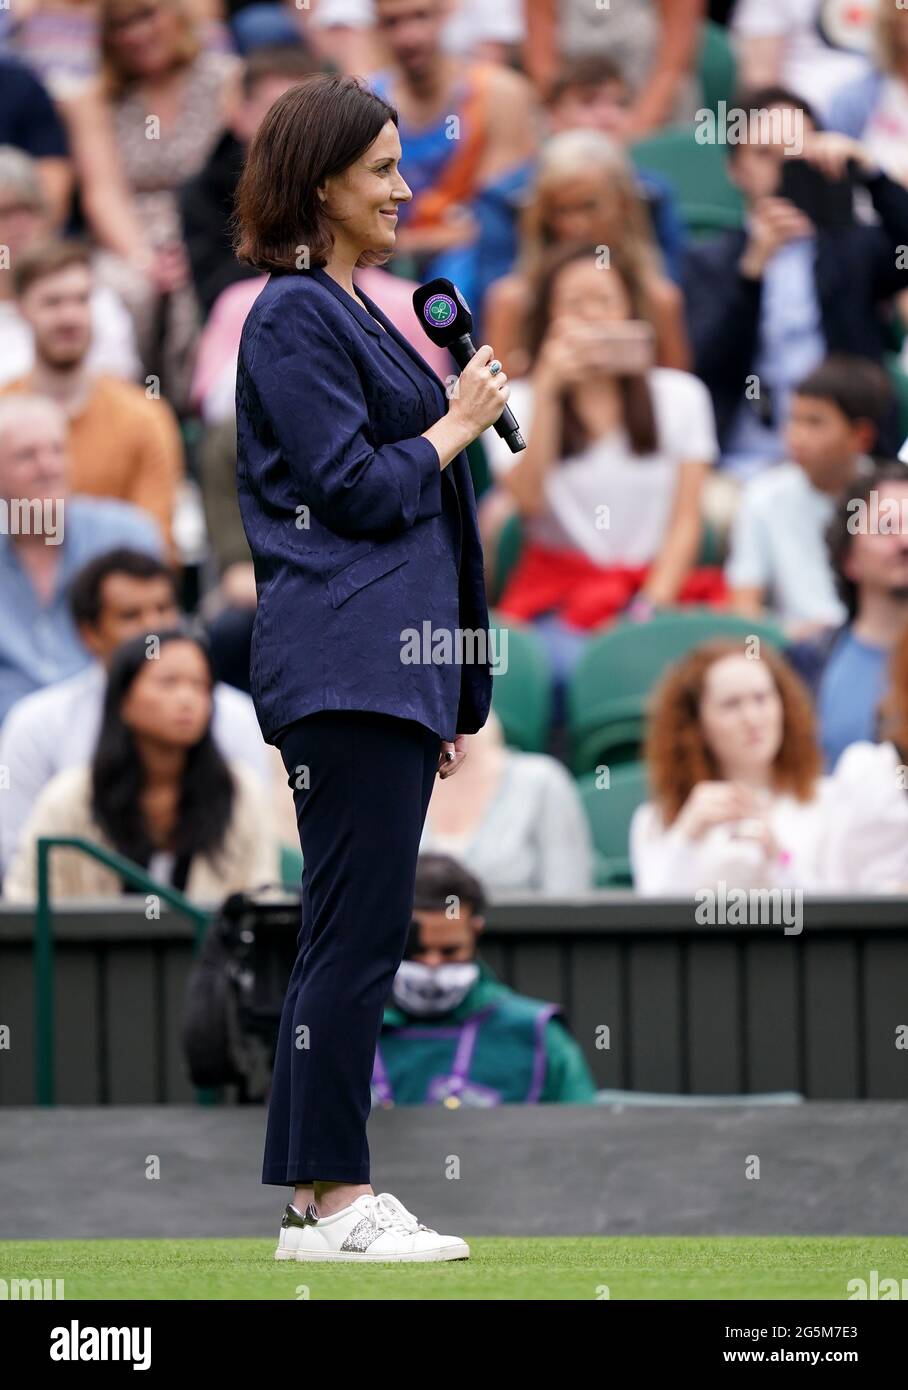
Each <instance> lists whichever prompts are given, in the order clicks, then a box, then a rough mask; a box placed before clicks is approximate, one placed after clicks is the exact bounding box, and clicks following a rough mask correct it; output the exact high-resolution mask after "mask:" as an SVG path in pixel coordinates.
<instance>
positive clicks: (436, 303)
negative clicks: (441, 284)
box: [423, 294, 457, 328]
mask: <svg viewBox="0 0 908 1390" xmlns="http://www.w3.org/2000/svg"><path fill="white" fill-rule="evenodd" d="M423 314H424V315H425V317H426V321H427V322H428V323H431V324H432V325H433V327H435V328H447V326H448V324H449V323H453V322H454V320H455V319H456V318H457V305H456V304H455V303H454V300H453V299H452V298H451V296H450V295H449V294H433V295H430V296H429V298H428V299H427V300H426V302H425V304H424V306H423Z"/></svg>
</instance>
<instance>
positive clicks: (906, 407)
mask: <svg viewBox="0 0 908 1390" xmlns="http://www.w3.org/2000/svg"><path fill="white" fill-rule="evenodd" d="M885 366H886V370H887V371H888V373H889V379H890V380H891V382H892V385H893V388H894V390H895V399H896V405H897V407H898V412H899V438H900V439H908V374H906V372H905V369H904V367H903V366H902V363H901V359H900V358H899V357H898V356H897V355H896V354H895V353H894V352H887V354H886V359H885Z"/></svg>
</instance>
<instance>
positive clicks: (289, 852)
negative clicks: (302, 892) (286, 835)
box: [281, 845, 303, 893]
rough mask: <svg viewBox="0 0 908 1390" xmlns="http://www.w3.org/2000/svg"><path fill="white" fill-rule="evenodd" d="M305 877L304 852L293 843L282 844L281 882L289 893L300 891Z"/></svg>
mask: <svg viewBox="0 0 908 1390" xmlns="http://www.w3.org/2000/svg"><path fill="white" fill-rule="evenodd" d="M302 877H303V853H302V850H298V849H294V848H293V847H292V846H291V845H281V883H282V885H283V886H284V887H285V888H286V889H287V892H288V893H298V892H299V887H300V881H301V879H302Z"/></svg>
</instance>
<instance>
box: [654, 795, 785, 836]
mask: <svg viewBox="0 0 908 1390" xmlns="http://www.w3.org/2000/svg"><path fill="white" fill-rule="evenodd" d="M762 813H763V807H762V805H761V803H760V801H759V799H758V798H757V797H756V796H755V795H754V793H753V792H752V791H750V790H749V789H748V788H747V787H742V786H738V785H737V784H736V783H735V782H698V783H697V785H696V786H695V787H694V789H693V791H692V792H691V794H690V796H689V797H688V798H687V800H686V801H685V803H684V805H683V807H682V808H681V813H680V815H679V816H678V819H677V820H676V821H675V825H676V826H677V827H678V829H679V830H680V832H681V833H682V835H684V836H685V837H686V838H687V839H689V840H699V839H700V838H701V837H702V836H703V835H705V834H706V832H707V831H708V830H712V829H713V827H714V826H717V825H725V824H727V823H728V822H729V821H743V820H753V819H756V818H758V817H760V816H762Z"/></svg>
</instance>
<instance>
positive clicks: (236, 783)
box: [3, 629, 278, 903]
mask: <svg viewBox="0 0 908 1390" xmlns="http://www.w3.org/2000/svg"><path fill="white" fill-rule="evenodd" d="M212 685H213V680H212V673H211V665H210V662H209V660H208V655H207V652H206V650H205V648H204V646H203V645H202V644H201V643H200V642H199V640H198V639H197V638H196V637H193V636H191V635H189V634H188V633H186V632H184V631H182V630H181V629H172V630H168V631H164V632H161V633H159V634H148V635H146V634H144V633H142V634H140V635H139V636H138V637H133V638H130V639H129V640H128V641H126V642H124V643H123V645H122V646H121V647H119V648H118V649H117V651H116V652H115V653H114V656H113V659H112V661H111V665H110V672H109V676H108V684H107V693H106V697H105V702H104V713H103V716H102V721H101V729H100V732H99V735H98V743H97V747H96V749H95V752H94V756H93V758H92V761H91V763H90V764H88V765H81V766H77V767H69V768H65V769H64V771H62V772H59V773H58V774H57V775H56V777H53V778H52V779H51V781H50V782H48V783H47V785H46V786H45V787H44V790H43V791H42V792H41V794H40V796H39V797H38V799H37V801H36V802H35V804H34V806H33V808H32V811H31V815H30V816H29V819H28V821H27V823H26V825H25V828H24V830H23V833H22V838H21V840H20V842H19V848H18V850H17V851H16V854H15V855H14V857H13V859H12V861H11V863H10V866H9V870H8V872H7V874H6V877H5V879H4V883H3V894H4V897H5V898H7V899H8V900H10V901H13V902H33V901H34V899H35V895H36V860H37V853H36V849H37V842H38V840H39V839H40V838H41V837H42V836H57V835H67V836H68V835H75V836H80V837H81V838H83V839H86V840H89V841H90V842H92V843H94V844H96V845H98V846H99V847H101V848H105V849H112V850H114V851H116V852H117V853H119V854H121V855H124V856H125V857H126V858H127V859H130V860H132V861H133V862H134V863H137V864H139V865H141V866H142V867H144V868H145V869H146V870H147V872H148V873H149V874H150V875H151V877H152V878H155V879H157V880H158V882H161V883H166V884H169V885H170V886H171V887H174V888H177V889H179V890H180V891H181V892H183V893H185V894H186V896H187V897H189V898H191V899H192V900H194V901H196V902H202V903H218V902H220V901H221V900H222V899H223V898H225V897H226V896H227V895H228V894H229V893H235V892H239V891H241V890H250V889H254V888H258V887H261V886H262V885H264V884H266V883H268V884H271V883H274V882H275V881H276V880H277V876H278V858H277V844H276V840H275V838H274V835H273V834H272V832H271V828H270V817H269V808H268V803H267V799H266V794H265V791H264V789H263V787H262V786H261V784H260V783H259V782H258V779H257V778H256V776H255V774H254V773H252V772H249V771H247V770H246V769H245V768H243V767H242V766H241V765H240V764H238V763H230V764H228V763H226V762H225V761H224V759H223V757H222V755H221V753H220V752H219V751H218V748H217V745H216V743H215V742H214V740H213V738H212V736H211V711H212ZM50 869H51V872H50V886H51V896H52V897H53V898H75V897H93V898H101V897H105V898H106V897H112V896H114V895H117V894H119V893H122V892H129V891H135V890H133V889H132V886H131V885H129V884H125V883H124V882H123V880H121V879H120V877H119V875H118V874H116V873H115V872H114V871H113V870H111V869H108V868H106V867H105V866H104V865H103V864H102V863H100V861H98V860H96V859H93V858H90V857H89V856H88V855H87V854H84V853H82V852H81V851H77V850H74V849H67V848H57V849H55V850H54V851H53V852H52V854H51V857H50Z"/></svg>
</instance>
